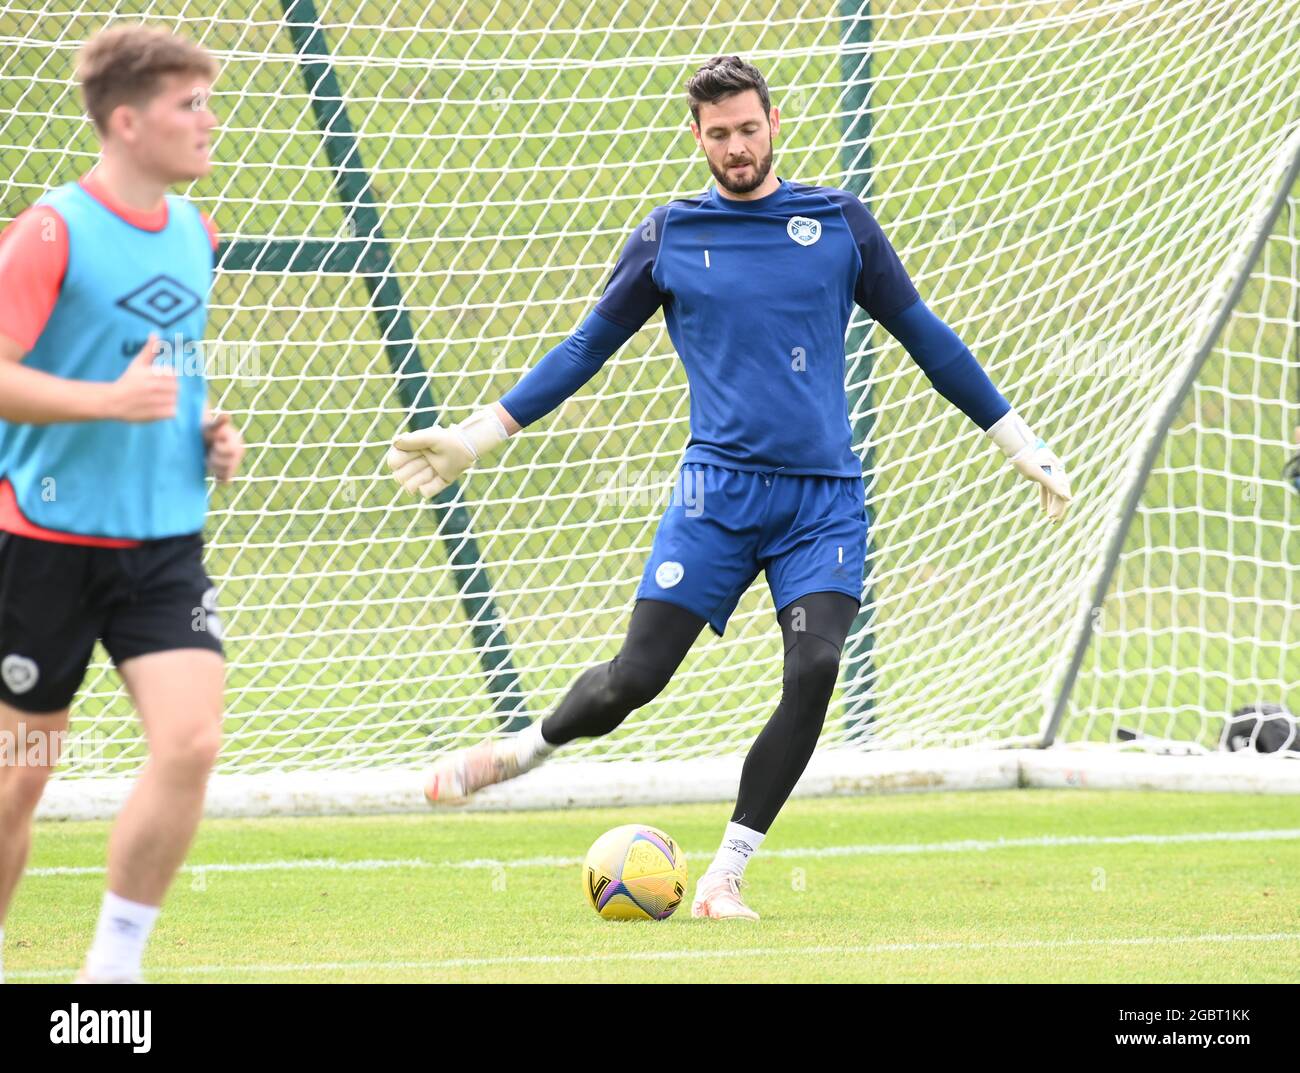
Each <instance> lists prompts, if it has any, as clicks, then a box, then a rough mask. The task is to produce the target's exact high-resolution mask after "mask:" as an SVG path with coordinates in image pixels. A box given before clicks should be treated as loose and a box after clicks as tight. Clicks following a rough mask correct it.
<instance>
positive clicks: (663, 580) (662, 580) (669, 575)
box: [655, 559, 686, 589]
mask: <svg viewBox="0 0 1300 1073" xmlns="http://www.w3.org/2000/svg"><path fill="white" fill-rule="evenodd" d="M685 574H686V571H685V569H684V568H683V567H682V564H681V563H678V562H673V560H671V559H667V560H665V561H664V562H662V563H660V564H659V569H658V570H656V571H655V581H657V582H658V583H659V587H660V588H661V589H671V588H672V587H673V586H674V585H676V584H677V582H679V581H681V579H682V578H683V577H684V576H685Z"/></svg>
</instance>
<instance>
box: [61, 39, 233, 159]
mask: <svg viewBox="0 0 1300 1073" xmlns="http://www.w3.org/2000/svg"><path fill="white" fill-rule="evenodd" d="M171 74H188V75H194V76H195V77H198V78H205V79H207V80H208V81H211V80H212V79H213V78H215V77H216V74H217V65H216V63H215V62H214V60H213V59H212V57H211V56H210V55H209V54H208V53H207V52H206V51H205V50H204V49H203V48H201V47H199V46H198V45H195V44H193V43H191V42H190V41H187V40H186V39H185V38H183V37H177V36H176V35H175V34H172V33H169V32H168V31H166V30H163V29H159V28H156V27H151V26H142V25H137V24H131V25H126V26H115V27H113V28H112V29H110V30H102V31H100V32H99V33H97V34H96V35H95V36H94V37H92V38H91V39H90V40H89V41H87V42H86V44H85V45H84V46H83V47H82V49H81V53H80V55H79V56H78V57H77V80H78V81H79V82H80V83H81V93H82V97H83V99H84V100H85V105H86V113H87V114H88V115H89V116H90V118H91V120H92V121H93V122H94V124H95V127H96V128H97V129H98V130H99V131H100V132H101V133H102V132H103V131H105V130H107V128H108V117H109V115H110V114H111V113H112V111H113V109H114V108H116V107H117V106H118V105H119V104H136V105H138V104H144V103H147V102H148V101H149V100H150V99H151V98H152V97H153V96H154V95H155V94H157V92H158V90H159V87H160V84H161V82H162V79H163V77H164V76H166V75H171Z"/></svg>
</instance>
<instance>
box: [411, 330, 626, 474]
mask: <svg viewBox="0 0 1300 1073" xmlns="http://www.w3.org/2000/svg"><path fill="white" fill-rule="evenodd" d="M632 334H633V332H632V331H630V330H628V329H627V328H625V327H623V326H622V325H619V324H615V323H614V322H613V321H610V320H606V319H605V317H604V316H602V315H601V314H600V313H599V312H596V311H593V312H592V313H591V314H590V315H588V317H587V319H586V320H584V321H583V322H582V324H581V325H580V326H579V327H578V330H577V331H576V332H574V333H573V334H572V335H571V336H569V337H568V338H567V339H565V340H564V342H562V343H560V344H559V346H556V347H554V348H553V349H552V350H550V351H549V352H548V353H547V354H546V356H545V357H544V358H542V360H541V361H539V362H538V363H537V364H536V365H534V366H533V367H532V368H531V369H529V370H528V372H527V373H525V374H524V376H523V377H522V378H521V379H520V381H519V383H517V384H516V385H515V386H514V387H512V388H511V389H510V390H509V391H508V392H506V394H505V395H504V396H503V397H502V399H501V401H500V402H497V403H493V405H491V406H488V407H485V408H483V409H482V410H479V411H477V412H475V413H473V414H471V415H470V416H469V417H467V418H466V419H465V420H464V421H461V422H460V423H459V424H455V425H452V426H451V427H450V428H439V427H438V426H436V425H434V426H431V427H430V428H422V429H416V430H414V431H412V432H403V433H402V434H401V435H399V436H398V437H397V438H396V439H395V440H394V441H393V446H392V448H391V449H390V450H389V452H388V467H389V469H391V470H392V471H393V475H394V476H395V477H396V478H397V480H398V481H399V482H400V483H401V485H402V487H403V488H405V489H406V490H407V491H408V492H411V493H413V494H415V495H421V496H426V497H427V496H434V495H437V494H438V493H439V492H441V491H442V490H443V489H444V488H446V487H447V486H448V485H450V484H452V483H454V482H455V481H456V480H458V479H459V478H460V476H461V475H462V474H463V473H464V472H465V471H466V470H467V469H469V467H470V466H472V465H473V464H474V463H475V462H477V461H479V459H481V458H483V457H484V456H485V455H487V454H488V453H489V452H491V451H493V450H495V449H496V448H497V447H498V446H499V445H500V444H502V443H504V442H505V441H506V440H507V439H509V438H510V437H511V436H513V435H514V434H515V433H516V432H518V431H519V430H520V429H522V428H523V427H525V426H526V425H531V424H532V423H533V422H534V421H536V420H538V419H540V418H542V417H545V416H546V415H547V414H549V413H550V412H551V411H552V410H554V409H555V408H556V407H557V406H559V405H560V403H562V402H563V401H564V400H565V399H567V398H568V397H569V396H570V395H572V394H573V393H574V392H576V391H577V390H578V389H579V388H581V387H582V386H583V384H585V383H586V382H587V381H588V380H590V379H591V378H592V377H593V376H595V375H596V373H597V372H598V371H599V370H600V368H601V366H603V365H604V364H605V362H606V361H607V360H609V357H610V355H612V354H613V353H614V351H616V350H617V349H618V348H619V347H621V346H622V345H623V344H624V343H625V342H627V340H628V339H630V338H631V337H632Z"/></svg>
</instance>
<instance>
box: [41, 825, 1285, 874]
mask: <svg viewBox="0 0 1300 1073" xmlns="http://www.w3.org/2000/svg"><path fill="white" fill-rule="evenodd" d="M1297 839H1300V828H1282V829H1278V830H1259V831H1192V832H1189V833H1186V834H1177V835H1158V834H1138V835H1038V836H1035V837H1032V838H995V839H964V840H961V841H956V842H897V843H895V842H879V843H867V844H864V845H852V846H806V847H802V848H797V849H773V850H763V851H762V856H763V857H764V858H772V857H775V858H814V859H815V858H819V857H893V856H900V855H906V854H913V853H986V852H989V851H990V850H1000V849H1024V848H1043V847H1057V846H1130V845H1146V846H1168V845H1181V844H1186V843H1198V842H1293V841H1295V840H1297ZM686 856H687V858H688V859H693V860H712V859H713V854H712V853H688V854H687V855H686ZM580 864H582V858H581V857H516V858H514V859H507V860H497V859H494V858H491V857H479V858H473V859H470V860H463V861H431V860H428V859H426V858H422V857H407V858H378V859H375V860H360V861H348V860H339V859H338V858H335V857H315V858H306V859H303V860H297V861H235V862H218V863H214V864H187V865H185V867H184V868H183V869H182V871H184V872H191V873H195V874H199V873H202V874H217V873H222V872H229V873H244V872H299V871H308V872H315V871H320V872H379V871H384V870H387V869H402V868H411V869H434V868H438V869H484V870H489V871H490V870H495V869H505V868H574V867H577V866H578V865H580ZM104 872H105V869H104V868H103V867H101V866H93V867H50V868H29V869H28V870H27V873H26V874H27V875H28V876H35V877H48V876H102V875H103V874H104Z"/></svg>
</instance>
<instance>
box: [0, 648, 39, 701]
mask: <svg viewBox="0 0 1300 1073" xmlns="http://www.w3.org/2000/svg"><path fill="white" fill-rule="evenodd" d="M40 676H41V671H40V668H39V667H37V666H36V661H35V660H30V659H28V658H27V657H26V656H14V655H10V656H5V658H4V660H3V661H0V677H3V678H4V682H5V685H6V686H8V687H9V692H10V693H26V692H27V691H28V690H30V689H31V688H32V687H33V686H34V685H36V680H37V679H38V678H40Z"/></svg>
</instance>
